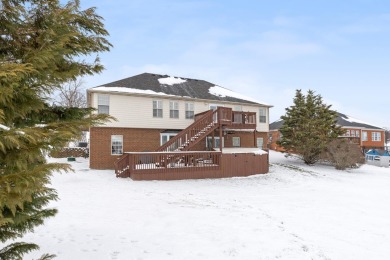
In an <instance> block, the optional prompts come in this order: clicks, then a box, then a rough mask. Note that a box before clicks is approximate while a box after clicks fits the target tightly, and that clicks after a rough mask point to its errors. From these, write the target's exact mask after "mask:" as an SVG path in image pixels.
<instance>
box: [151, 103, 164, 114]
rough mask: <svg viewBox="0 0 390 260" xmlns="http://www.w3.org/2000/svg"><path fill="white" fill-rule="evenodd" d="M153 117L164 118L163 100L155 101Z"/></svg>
mask: <svg viewBox="0 0 390 260" xmlns="http://www.w3.org/2000/svg"><path fill="white" fill-rule="evenodd" d="M153 117H163V102H162V100H153Z"/></svg>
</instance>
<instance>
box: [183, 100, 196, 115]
mask: <svg viewBox="0 0 390 260" xmlns="http://www.w3.org/2000/svg"><path fill="white" fill-rule="evenodd" d="M185 110H186V111H185V117H186V119H194V118H195V105H194V103H190V102H186V103H185Z"/></svg>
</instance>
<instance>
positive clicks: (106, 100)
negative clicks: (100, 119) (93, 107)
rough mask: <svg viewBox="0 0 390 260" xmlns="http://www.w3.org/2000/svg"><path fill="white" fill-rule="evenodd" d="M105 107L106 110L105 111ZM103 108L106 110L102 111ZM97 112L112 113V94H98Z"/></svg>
mask: <svg viewBox="0 0 390 260" xmlns="http://www.w3.org/2000/svg"><path fill="white" fill-rule="evenodd" d="M102 108H105V109H106V111H104V109H102ZM102 110H103V111H104V112H102ZM97 113H98V114H107V115H109V114H110V95H108V94H98V95H97Z"/></svg>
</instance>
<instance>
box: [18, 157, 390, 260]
mask: <svg viewBox="0 0 390 260" xmlns="http://www.w3.org/2000/svg"><path fill="white" fill-rule="evenodd" d="M63 161H65V160H63ZM270 161H271V164H272V165H271V167H270V173H269V174H265V175H257V176H251V177H246V178H228V179H206V180H182V181H141V182H135V181H132V180H130V179H118V178H115V174H114V172H113V171H97V170H90V169H89V168H88V162H87V161H85V160H84V159H81V158H80V159H79V158H78V159H77V161H76V162H72V165H73V166H74V168H75V169H76V172H75V173H68V174H55V175H54V177H53V180H52V183H53V186H54V187H55V188H56V189H57V190H58V193H59V197H60V200H59V201H57V202H55V203H53V204H52V205H53V206H54V207H56V208H58V210H59V213H58V215H57V216H56V217H54V218H52V219H49V220H47V221H46V222H45V225H44V226H40V227H38V228H37V229H36V230H35V232H34V233H31V234H28V235H26V236H25V237H24V238H23V241H25V242H29V241H31V242H35V243H37V244H39V245H40V246H41V251H40V252H35V253H33V254H30V255H28V257H27V258H26V259H31V258H37V256H39V255H41V254H42V253H44V252H47V253H54V254H57V256H58V257H57V259H82V260H84V259H94V260H98V259H126V260H127V259H158V260H163V259H186V260H189V259H213V260H215V259H245V260H247V259H300V260H302V259H343V260H345V259H390V246H389V245H390V169H389V168H378V167H375V166H368V165H365V166H363V167H361V168H360V169H355V170H349V171H344V172H342V171H337V170H334V169H333V168H332V167H330V166H324V165H323V166H321V165H320V166H318V165H317V166H312V167H309V166H306V165H304V164H302V163H301V162H300V161H298V160H296V159H294V158H285V157H284V156H283V155H282V154H280V153H276V152H272V151H271V153H270Z"/></svg>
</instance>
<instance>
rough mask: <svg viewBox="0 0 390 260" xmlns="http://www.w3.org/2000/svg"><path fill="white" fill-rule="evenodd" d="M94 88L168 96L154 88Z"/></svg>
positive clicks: (104, 90)
mask: <svg viewBox="0 0 390 260" xmlns="http://www.w3.org/2000/svg"><path fill="white" fill-rule="evenodd" d="M93 89H94V90H97V91H100V92H120V93H132V94H148V95H161V96H168V95H167V94H165V93H163V92H155V91H153V90H142V89H136V88H123V87H96V88H93Z"/></svg>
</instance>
